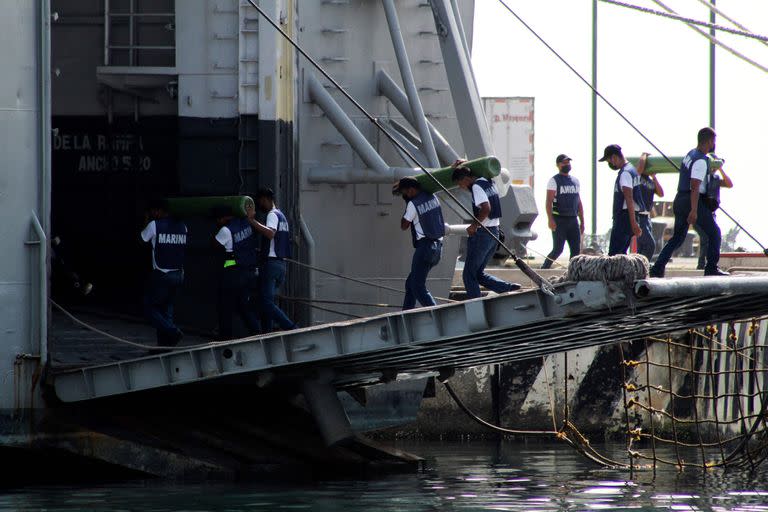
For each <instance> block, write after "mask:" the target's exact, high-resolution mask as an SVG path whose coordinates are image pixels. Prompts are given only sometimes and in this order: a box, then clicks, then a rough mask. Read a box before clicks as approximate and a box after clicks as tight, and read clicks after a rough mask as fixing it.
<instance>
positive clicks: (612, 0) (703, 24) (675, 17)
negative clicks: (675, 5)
mask: <svg viewBox="0 0 768 512" xmlns="http://www.w3.org/2000/svg"><path fill="white" fill-rule="evenodd" d="M600 1H601V2H603V3H606V4H611V5H616V6H619V7H626V8H627V9H633V10H636V11H640V12H643V13H646V14H653V15H654V16H661V17H662V18H669V19H672V20H676V21H682V22H684V23H687V24H688V25H698V26H701V27H707V28H710V29H715V30H720V31H721V32H728V33H729V34H734V35H737V36H743V37H748V38H750V39H757V40H758V41H761V42H762V43H768V36H763V35H760V34H755V33H754V32H749V31H747V30H737V29H734V28H730V27H724V26H722V25H718V24H717V23H710V22H708V21H699V20H697V19H694V18H687V17H685V16H680V15H679V14H670V13H667V12H663V11H657V10H655V9H649V8H647V7H641V6H639V5H634V4H628V3H624V2H619V1H618V0H600ZM700 1H701V0H700ZM702 3H705V4H707V5H709V4H708V3H707V2H702Z"/></svg>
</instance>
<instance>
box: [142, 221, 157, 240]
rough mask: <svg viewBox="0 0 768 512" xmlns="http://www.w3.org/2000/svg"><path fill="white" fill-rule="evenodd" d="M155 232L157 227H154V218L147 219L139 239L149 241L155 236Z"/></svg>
mask: <svg viewBox="0 0 768 512" xmlns="http://www.w3.org/2000/svg"><path fill="white" fill-rule="evenodd" d="M156 234H157V229H155V221H154V220H149V221H147V225H146V226H144V229H143V230H142V231H141V239H142V240H143V241H144V242H149V241H150V240H152V239H153V238H154V237H155V235H156Z"/></svg>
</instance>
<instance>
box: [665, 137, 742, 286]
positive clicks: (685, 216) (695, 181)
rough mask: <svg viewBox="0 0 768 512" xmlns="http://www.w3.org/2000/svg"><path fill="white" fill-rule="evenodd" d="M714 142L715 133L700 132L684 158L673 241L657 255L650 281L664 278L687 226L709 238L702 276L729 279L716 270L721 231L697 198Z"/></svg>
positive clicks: (703, 182)
mask: <svg viewBox="0 0 768 512" xmlns="http://www.w3.org/2000/svg"><path fill="white" fill-rule="evenodd" d="M716 138H717V135H716V134H715V130H713V129H712V128H709V127H706V128H702V129H701V130H699V133H698V136H697V142H698V144H697V146H696V147H695V148H694V149H692V150H690V151H689V152H688V154H687V155H686V156H685V158H683V162H682V165H681V166H680V178H679V181H678V183H677V195H675V201H674V203H673V204H672V209H673V211H674V212H675V230H674V232H673V234H672V238H670V239H669V241H668V242H667V244H666V245H665V246H664V248H663V249H662V250H661V252H660V253H659V257H658V258H657V259H656V263H654V265H653V267H651V272H650V275H651V277H664V270H665V268H666V266H667V263H668V262H669V259H670V258H671V257H672V253H673V252H674V251H675V250H676V249H677V248H678V247H680V246H681V245H682V244H683V242H684V241H685V237H686V235H687V234H688V226H690V225H691V224H694V225H696V226H698V227H699V228H701V230H702V231H703V232H704V233H705V234H706V235H707V237H708V238H709V246H708V247H707V258H706V264H705V267H704V275H705V276H727V275H728V272H724V271H722V270H720V269H719V268H718V267H717V263H718V262H719V261H720V227H719V226H718V225H717V222H716V221H715V216H714V212H713V211H712V210H710V209H709V208H708V207H707V206H706V205H705V204H704V201H702V200H701V197H700V196H701V195H702V194H705V193H706V185H705V178H706V177H707V176H708V175H710V174H711V172H712V171H711V165H710V161H709V158H708V157H707V154H708V153H712V152H714V151H715V141H716Z"/></svg>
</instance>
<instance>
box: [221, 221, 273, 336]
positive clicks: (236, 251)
mask: <svg viewBox="0 0 768 512" xmlns="http://www.w3.org/2000/svg"><path fill="white" fill-rule="evenodd" d="M213 215H214V217H215V218H216V224H217V225H218V227H219V230H218V232H217V233H216V235H215V242H216V243H217V244H218V245H219V246H221V247H222V248H223V249H224V257H223V262H222V267H221V270H220V272H221V279H220V281H219V290H218V316H219V339H220V340H229V339H232V338H233V337H234V332H233V327H232V318H233V316H234V315H235V314H237V315H238V316H239V317H240V318H241V319H242V321H243V324H244V325H245V327H246V329H247V331H248V334H249V335H251V334H258V333H259V332H260V331H261V326H260V323H259V315H258V313H257V309H256V305H255V304H254V303H253V297H252V292H253V291H255V290H256V288H257V283H258V268H257V265H258V246H257V240H256V234H255V233H254V232H253V228H252V227H251V225H250V223H249V222H248V219H245V218H239V217H235V216H233V215H232V212H231V210H230V208H229V207H221V208H215V209H214V212H213Z"/></svg>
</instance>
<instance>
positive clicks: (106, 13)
mask: <svg viewBox="0 0 768 512" xmlns="http://www.w3.org/2000/svg"><path fill="white" fill-rule="evenodd" d="M104 65H105V66H109V0H104Z"/></svg>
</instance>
